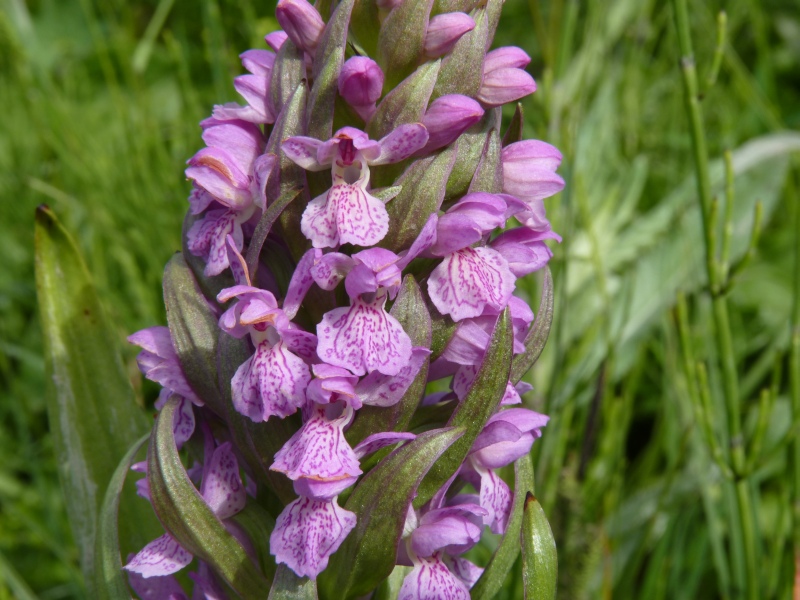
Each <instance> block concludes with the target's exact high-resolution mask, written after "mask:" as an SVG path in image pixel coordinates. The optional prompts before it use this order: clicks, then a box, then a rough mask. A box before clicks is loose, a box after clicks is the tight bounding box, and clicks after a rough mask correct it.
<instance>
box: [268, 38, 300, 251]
mask: <svg viewBox="0 0 800 600" xmlns="http://www.w3.org/2000/svg"><path fill="white" fill-rule="evenodd" d="M286 43H288V42H286ZM284 45H285V44H284ZM307 98H308V86H307V85H306V82H305V80H302V81H300V82H299V83H298V84H297V87H295V89H294V92H293V93H292V95H291V97H290V98H289V100H288V101H287V103H286V105H285V106H284V107H283V110H282V111H281V112H280V114H279V115H278V118H277V119H276V121H275V125H274V126H273V128H272V133H271V134H270V136H269V140H268V141H267V147H266V149H265V152H271V153H273V154H275V155H276V156H277V157H278V167H277V172H274V173H273V174H272V176H271V177H270V178H269V180H268V181H267V195H268V197H270V198H281V197H283V195H284V194H286V193H288V192H289V191H290V190H292V189H299V190H303V193H302V196H301V197H300V198H298V199H297V200H295V201H294V202H292V203H291V204H290V205H289V206H287V207H286V209H285V210H284V211H283V212H282V213H281V215H280V218H279V222H280V225H281V229H282V233H283V236H282V237H283V239H284V240H286V243H287V244H288V245H289V249H290V250H291V252H292V257H293V258H294V260H295V261H298V260H300V257H301V256H302V255H303V253H304V252H305V251H306V248H307V246H308V244H307V242H306V238H305V236H304V235H303V233H302V232H301V231H300V218H301V217H302V215H303V211H304V210H305V208H306V205H307V204H308V202H309V200H310V197H309V195H308V191H307V186H306V173H305V171H304V170H303V169H302V168H301V167H299V166H297V165H296V164H295V163H294V162H292V161H291V160H290V159H289V158H288V157H287V156H286V154H284V152H283V151H282V150H281V143H282V142H283V140H285V139H286V138H288V137H292V136H294V135H306V100H307Z"/></svg>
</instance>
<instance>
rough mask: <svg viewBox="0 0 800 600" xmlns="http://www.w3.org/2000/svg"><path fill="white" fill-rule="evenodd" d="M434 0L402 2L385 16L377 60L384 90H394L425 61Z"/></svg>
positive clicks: (379, 35) (379, 39) (379, 36)
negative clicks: (382, 77)
mask: <svg viewBox="0 0 800 600" xmlns="http://www.w3.org/2000/svg"><path fill="white" fill-rule="evenodd" d="M432 7H433V0H415V1H414V2H403V3H401V4H400V5H399V6H398V7H396V8H395V9H393V10H392V12H390V13H389V15H388V16H387V17H386V18H385V19H384V21H383V24H382V25H381V31H380V33H379V34H378V59H377V60H378V63H379V64H380V66H381V68H382V69H383V73H384V75H385V81H384V89H392V88H393V87H395V86H396V85H397V84H398V83H399V82H400V81H402V80H403V78H404V77H406V76H407V75H408V74H409V73H411V72H412V71H413V70H414V67H416V66H417V65H418V64H419V63H421V62H423V61H424V60H425V56H424V52H425V33H426V32H427V31H428V16H429V15H430V13H431V8H432Z"/></svg>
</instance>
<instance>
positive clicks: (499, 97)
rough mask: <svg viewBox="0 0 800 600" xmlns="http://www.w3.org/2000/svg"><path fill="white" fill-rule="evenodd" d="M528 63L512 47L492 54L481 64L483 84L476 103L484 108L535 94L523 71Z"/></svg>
mask: <svg viewBox="0 0 800 600" xmlns="http://www.w3.org/2000/svg"><path fill="white" fill-rule="evenodd" d="M530 61H531V59H530V57H529V56H528V55H527V54H525V52H524V51H523V50H522V49H520V48H516V47H513V46H510V47H505V48H498V49H497V50H492V51H491V52H489V53H488V54H487V55H486V58H485V60H484V62H483V83H482V85H481V89H480V92H478V100H480V101H481V102H483V103H484V104H485V105H487V106H500V105H501V104H505V103H506V102H514V101H515V100H519V99H520V98H523V97H525V96H527V95H528V94H532V93H533V92H535V91H536V82H535V81H534V80H533V77H531V76H530V75H529V74H528V73H526V72H525V71H524V67H525V66H526V65H527V64H528V63H529V62H530Z"/></svg>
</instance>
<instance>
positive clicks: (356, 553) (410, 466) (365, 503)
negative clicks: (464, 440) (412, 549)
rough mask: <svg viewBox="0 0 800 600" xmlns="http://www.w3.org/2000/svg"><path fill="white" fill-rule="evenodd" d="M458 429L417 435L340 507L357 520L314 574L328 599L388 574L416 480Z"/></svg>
mask: <svg viewBox="0 0 800 600" xmlns="http://www.w3.org/2000/svg"><path fill="white" fill-rule="evenodd" d="M463 434H464V427H453V428H448V429H437V430H433V431H428V432H425V433H423V434H420V435H419V436H417V438H416V439H414V440H412V441H411V442H409V443H407V444H406V445H405V446H403V447H401V448H399V449H397V450H395V451H394V452H392V453H391V454H390V455H389V456H387V457H386V458H384V459H383V460H382V461H381V462H380V463H379V464H378V465H377V466H376V467H375V468H374V469H372V471H370V472H369V473H367V475H365V476H364V478H363V479H362V480H361V482H360V483H359V484H358V486H356V488H355V489H354V490H353V493H352V494H351V495H350V497H349V498H348V499H347V504H346V505H345V508H346V509H347V510H351V511H353V512H354V513H356V515H357V517H358V521H357V523H356V526H355V529H353V531H351V532H350V535H349V536H347V538H346V539H345V541H344V543H342V545H341V547H340V548H339V550H338V551H337V552H336V553H335V554H334V555H333V556H332V557H331V561H330V565H329V566H328V568H327V569H326V570H325V571H324V572H323V573H322V575H321V576H320V578H319V584H320V586H321V589H323V590H324V591H325V592H326V595H327V597H330V598H342V599H345V598H352V597H355V596H361V595H364V594H367V593H369V592H370V591H372V590H373V589H374V588H375V587H377V585H378V584H379V583H380V582H381V581H382V580H384V579H385V578H386V577H388V576H389V574H390V573H391V572H392V569H393V568H394V564H395V558H396V551H397V543H398V542H399V540H400V537H401V536H402V534H403V525H404V523H405V520H406V514H407V512H408V507H409V506H410V505H411V501H412V499H413V498H414V495H415V493H416V490H417V487H418V486H419V484H420V481H421V480H422V478H423V477H424V476H425V473H427V472H428V469H430V468H431V465H433V464H434V463H435V462H436V460H437V459H438V458H439V457H440V456H441V455H442V453H443V452H445V451H446V450H447V448H449V447H451V445H452V444H453V443H454V442H456V440H458V439H459V438H460V437H461V436H462V435H463Z"/></svg>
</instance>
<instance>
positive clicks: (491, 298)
mask: <svg viewBox="0 0 800 600" xmlns="http://www.w3.org/2000/svg"><path fill="white" fill-rule="evenodd" d="M515 280H516V277H514V274H513V273H511V271H510V270H509V268H508V263H507V262H506V260H505V259H504V258H503V257H502V256H501V255H500V254H499V253H498V252H496V251H494V250H492V249H490V248H485V247H479V248H464V249H462V250H459V251H458V252H456V253H454V254H451V255H450V256H448V257H446V258H445V259H444V260H443V261H442V263H441V264H440V265H439V266H437V267H436V268H435V269H434V270H433V273H431V276H430V278H429V279H428V294H429V295H430V298H431V301H432V302H433V304H434V305H435V306H436V308H437V309H438V310H439V312H440V313H441V314H443V315H448V314H449V315H450V316H451V317H452V318H453V320H454V321H460V320H462V319H466V318H469V317H477V316H479V315H480V314H481V313H483V310H484V308H485V307H486V306H490V307H492V308H494V309H496V310H501V309H502V308H504V307H505V306H506V304H507V303H508V300H509V298H510V297H511V293H512V292H513V291H514V285H515V284H514V282H515Z"/></svg>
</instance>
